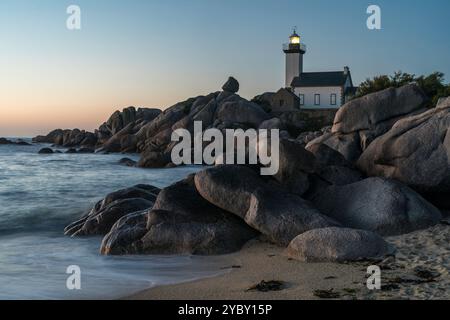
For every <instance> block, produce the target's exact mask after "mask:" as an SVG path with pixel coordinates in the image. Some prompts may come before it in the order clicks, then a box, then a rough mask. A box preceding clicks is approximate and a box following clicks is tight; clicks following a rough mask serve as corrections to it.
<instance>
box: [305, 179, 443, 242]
mask: <svg viewBox="0 0 450 320" xmlns="http://www.w3.org/2000/svg"><path fill="white" fill-rule="evenodd" d="M311 200H312V202H313V203H314V204H315V205H316V207H317V208H318V209H319V210H320V211H321V212H322V213H324V214H326V215H327V216H330V217H332V218H333V219H335V220H337V221H339V222H340V223H341V224H342V225H343V226H345V227H350V228H355V229H363V230H369V231H374V232H377V233H378V234H380V235H383V236H389V235H399V234H404V233H409V232H412V231H415V230H419V229H424V228H427V227H430V226H432V225H435V224H437V223H439V221H440V219H441V213H440V211H439V210H438V209H436V208H435V207H434V206H433V205H431V204H430V203H428V202H427V201H426V200H424V199H423V198H422V197H421V196H420V195H419V194H417V193H416V192H414V191H413V190H412V189H410V188H408V187H407V186H404V185H402V184H400V183H398V182H396V181H393V180H387V179H382V178H368V179H365V180H362V181H359V182H356V183H353V184H348V185H344V186H337V185H333V186H330V187H328V188H325V189H323V190H322V191H321V192H319V193H316V194H315V195H314V196H313V197H312V199H311Z"/></svg>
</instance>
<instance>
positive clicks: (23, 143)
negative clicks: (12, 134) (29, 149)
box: [0, 138, 31, 146]
mask: <svg viewBox="0 0 450 320" xmlns="http://www.w3.org/2000/svg"><path fill="white" fill-rule="evenodd" d="M0 145H18V146H30V145H31V144H29V143H28V142H26V141H24V140H22V139H18V140H17V141H12V140H8V139H6V138H0Z"/></svg>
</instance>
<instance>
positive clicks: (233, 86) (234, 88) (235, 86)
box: [222, 77, 239, 93]
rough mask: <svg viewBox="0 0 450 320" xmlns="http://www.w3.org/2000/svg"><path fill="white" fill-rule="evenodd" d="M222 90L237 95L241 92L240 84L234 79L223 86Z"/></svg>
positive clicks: (230, 79) (231, 78) (230, 78)
mask: <svg viewBox="0 0 450 320" xmlns="http://www.w3.org/2000/svg"><path fill="white" fill-rule="evenodd" d="M222 90H223V91H226V92H231V93H236V92H238V91H239V82H238V81H237V80H236V79H235V78H233V77H229V78H228V80H227V82H225V84H224V85H223V86H222Z"/></svg>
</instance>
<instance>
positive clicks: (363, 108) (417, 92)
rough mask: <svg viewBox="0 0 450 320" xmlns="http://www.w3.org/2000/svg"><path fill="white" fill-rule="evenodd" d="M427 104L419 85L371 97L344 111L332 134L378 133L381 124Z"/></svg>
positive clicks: (348, 104)
mask: <svg viewBox="0 0 450 320" xmlns="http://www.w3.org/2000/svg"><path fill="white" fill-rule="evenodd" d="M427 101H428V99H427V97H426V96H425V94H424V93H423V91H422V90H421V89H420V88H419V87H418V86H417V85H415V84H409V85H406V86H403V87H401V88H389V89H386V90H382V91H379V92H375V93H372V94H368V95H366V96H364V97H361V98H358V99H354V100H351V101H350V102H348V103H346V104H345V105H344V106H343V107H342V108H340V109H339V111H338V112H337V114H336V117H335V119H334V124H333V128H332V129H331V130H332V132H333V133H335V132H340V133H352V132H355V131H361V130H376V127H377V126H378V125H379V124H380V123H383V122H385V121H387V120H390V119H397V118H398V117H399V116H404V115H407V114H409V113H411V112H413V111H415V110H418V109H421V108H422V107H423V106H424V104H425V103H426V102H427Z"/></svg>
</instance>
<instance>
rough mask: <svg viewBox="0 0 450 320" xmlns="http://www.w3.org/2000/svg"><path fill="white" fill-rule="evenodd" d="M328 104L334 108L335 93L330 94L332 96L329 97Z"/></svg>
mask: <svg viewBox="0 0 450 320" xmlns="http://www.w3.org/2000/svg"><path fill="white" fill-rule="evenodd" d="M330 104H331V105H332V106H335V105H336V94H335V93H332V94H331V95H330Z"/></svg>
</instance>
